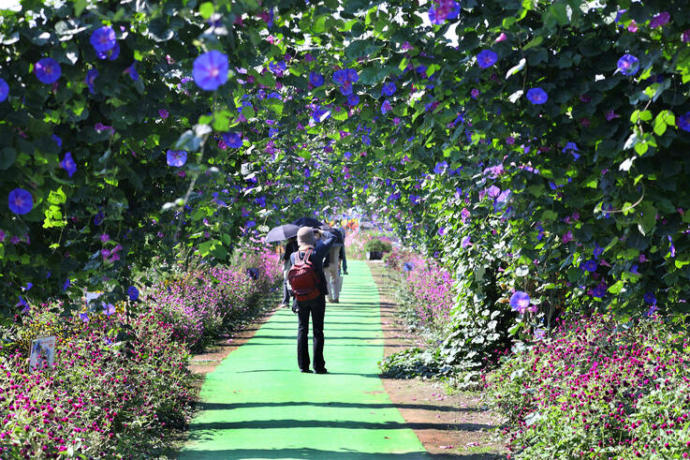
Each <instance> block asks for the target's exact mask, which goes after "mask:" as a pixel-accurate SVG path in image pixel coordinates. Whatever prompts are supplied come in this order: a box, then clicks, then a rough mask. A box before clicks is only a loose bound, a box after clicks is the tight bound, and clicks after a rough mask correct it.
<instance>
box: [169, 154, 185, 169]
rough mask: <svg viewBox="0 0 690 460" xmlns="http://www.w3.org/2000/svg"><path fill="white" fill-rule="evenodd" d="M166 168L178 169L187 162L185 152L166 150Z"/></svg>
mask: <svg viewBox="0 0 690 460" xmlns="http://www.w3.org/2000/svg"><path fill="white" fill-rule="evenodd" d="M167 160H168V166H174V167H176V168H179V167H181V166H184V164H185V163H186V162H187V152H186V151H184V150H168V152H167Z"/></svg>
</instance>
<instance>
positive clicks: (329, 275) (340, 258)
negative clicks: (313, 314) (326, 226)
mask: <svg viewBox="0 0 690 460" xmlns="http://www.w3.org/2000/svg"><path fill="white" fill-rule="evenodd" d="M333 234H335V235H336V242H335V243H334V244H333V246H332V247H331V249H330V251H328V255H327V256H326V260H325V261H324V263H323V268H324V272H325V274H326V281H327V282H328V301H329V302H331V303H340V291H341V290H342V288H343V277H342V276H341V275H340V273H341V272H340V263H341V262H342V273H344V274H345V275H347V259H346V258H345V232H344V231H343V230H342V229H335V230H333Z"/></svg>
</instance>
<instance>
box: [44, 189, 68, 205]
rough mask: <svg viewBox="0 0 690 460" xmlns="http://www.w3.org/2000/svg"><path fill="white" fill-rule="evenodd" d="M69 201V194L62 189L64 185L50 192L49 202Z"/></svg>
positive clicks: (60, 202)
mask: <svg viewBox="0 0 690 460" xmlns="http://www.w3.org/2000/svg"><path fill="white" fill-rule="evenodd" d="M66 201H67V195H65V192H63V191H62V187H60V188H58V189H57V190H51V191H50V193H49V194H48V203H51V204H63V203H64V202H66Z"/></svg>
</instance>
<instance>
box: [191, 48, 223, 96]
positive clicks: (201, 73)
mask: <svg viewBox="0 0 690 460" xmlns="http://www.w3.org/2000/svg"><path fill="white" fill-rule="evenodd" d="M192 76H193V77H194V83H196V85H197V86H198V87H199V88H201V89H203V90H205V91H215V90H217V89H218V88H219V87H220V86H222V85H224V84H225V82H226V81H228V57H227V56H226V55H225V54H223V53H221V52H220V51H216V50H212V51H209V52H206V53H204V54H202V55H201V56H199V57H197V58H196V59H195V60H194V68H193V70H192Z"/></svg>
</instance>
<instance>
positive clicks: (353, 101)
mask: <svg viewBox="0 0 690 460" xmlns="http://www.w3.org/2000/svg"><path fill="white" fill-rule="evenodd" d="M357 104H359V96H357V95H356V94H350V95H349V96H348V97H347V105H349V106H350V107H354V106H356V105H357ZM689 114H690V112H689Z"/></svg>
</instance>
